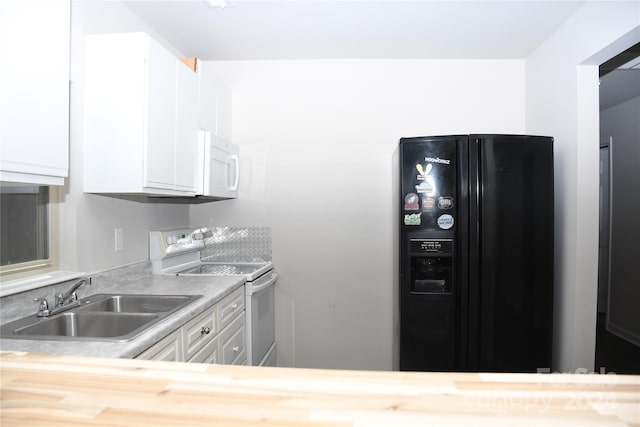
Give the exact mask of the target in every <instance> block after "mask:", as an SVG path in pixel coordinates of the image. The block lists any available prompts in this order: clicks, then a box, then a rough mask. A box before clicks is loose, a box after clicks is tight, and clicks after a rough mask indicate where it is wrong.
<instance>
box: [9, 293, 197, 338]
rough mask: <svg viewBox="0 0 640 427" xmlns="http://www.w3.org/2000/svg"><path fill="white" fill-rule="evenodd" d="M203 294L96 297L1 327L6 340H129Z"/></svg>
mask: <svg viewBox="0 0 640 427" xmlns="http://www.w3.org/2000/svg"><path fill="white" fill-rule="evenodd" d="M201 296H202V295H139V294H136V295H128V294H96V295H92V296H89V297H86V298H82V299H81V300H80V301H81V303H80V305H79V306H78V307H75V308H72V309H70V310H68V311H65V312H63V313H60V314H56V315H53V316H50V317H38V316H36V315H35V314H34V315H31V316H27V317H23V318H22V319H18V320H16V321H13V322H9V323H6V324H4V325H2V326H1V327H0V336H1V337H2V338H13V339H30V340H32V339H37V340H53V341H61V340H62V341H66V340H94V341H127V340H131V339H133V338H135V337H136V336H138V335H140V334H141V333H142V332H144V331H145V330H147V329H148V328H150V327H151V326H153V325H155V324H156V323H158V322H159V321H161V320H163V319H165V318H167V317H168V316H170V315H171V314H173V313H175V312H176V311H178V310H179V309H181V308H183V307H184V306H186V305H187V304H189V303H191V302H193V301H195V300H196V299H198V298H200V297H201Z"/></svg>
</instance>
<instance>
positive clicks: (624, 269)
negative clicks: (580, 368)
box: [595, 43, 640, 374]
mask: <svg viewBox="0 0 640 427" xmlns="http://www.w3.org/2000/svg"><path fill="white" fill-rule="evenodd" d="M600 83H601V84H600V131H601V132H600V201H599V208H600V238H599V256H598V308H597V310H598V313H597V325H596V354H595V371H596V372H615V373H619V374H640V311H638V310H637V301H640V286H638V284H639V282H640V279H638V278H637V275H636V274H635V271H637V268H636V264H637V262H638V261H637V255H638V253H639V252H640V250H639V249H638V246H637V241H639V240H640V224H639V223H638V221H637V218H639V217H640V191H638V188H637V178H636V175H637V171H636V170H637V167H638V164H639V163H640V124H639V123H638V120H637V117H639V116H640V114H639V113H640V43H639V44H636V45H635V46H632V47H631V48H629V49H627V50H626V51H624V52H622V53H620V54H619V55H617V56H615V57H614V58H612V59H611V60H609V61H607V62H605V63H604V64H602V65H601V66H600Z"/></svg>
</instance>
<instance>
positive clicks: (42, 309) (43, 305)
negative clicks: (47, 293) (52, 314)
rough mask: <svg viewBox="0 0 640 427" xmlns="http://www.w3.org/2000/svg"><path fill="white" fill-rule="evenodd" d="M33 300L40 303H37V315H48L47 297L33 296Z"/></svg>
mask: <svg viewBox="0 0 640 427" xmlns="http://www.w3.org/2000/svg"><path fill="white" fill-rule="evenodd" d="M33 300H34V301H36V302H39V303H40V304H38V313H37V315H38V316H39V317H42V316H48V315H49V301H47V299H46V298H45V297H40V298H34V299H33Z"/></svg>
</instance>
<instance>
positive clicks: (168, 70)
mask: <svg viewBox="0 0 640 427" xmlns="http://www.w3.org/2000/svg"><path fill="white" fill-rule="evenodd" d="M146 61H147V62H146V66H147V70H146V72H147V93H148V98H147V120H146V126H145V132H146V137H145V139H144V141H145V146H144V153H145V156H144V186H145V187H152V188H165V189H173V188H174V182H175V158H174V157H175V134H176V58H175V57H174V56H173V55H172V54H171V53H170V52H169V51H168V50H166V49H165V48H164V47H162V46H160V44H158V43H157V42H155V41H154V40H152V39H149V44H148V52H147V56H146Z"/></svg>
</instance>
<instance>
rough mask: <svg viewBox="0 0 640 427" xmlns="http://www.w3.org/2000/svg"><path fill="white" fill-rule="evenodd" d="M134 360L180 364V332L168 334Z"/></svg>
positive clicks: (181, 358) (181, 356)
mask: <svg viewBox="0 0 640 427" xmlns="http://www.w3.org/2000/svg"><path fill="white" fill-rule="evenodd" d="M136 359H144V360H163V361H165V362H182V361H183V360H184V357H183V355H182V330H181V329H178V330H177V331H175V332H173V333H171V334H169V335H168V336H167V337H165V338H163V339H162V340H161V341H159V342H158V343H156V344H155V345H153V346H152V347H151V348H149V349H147V350H145V351H144V352H143V353H141V354H139V355H138V356H137V357H136Z"/></svg>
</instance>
